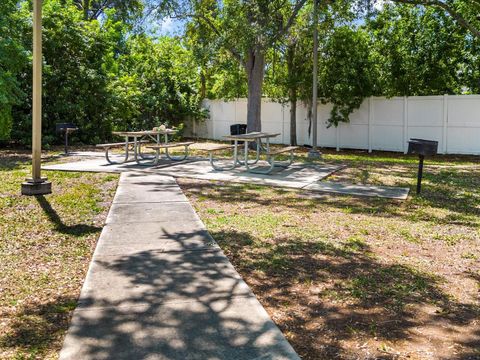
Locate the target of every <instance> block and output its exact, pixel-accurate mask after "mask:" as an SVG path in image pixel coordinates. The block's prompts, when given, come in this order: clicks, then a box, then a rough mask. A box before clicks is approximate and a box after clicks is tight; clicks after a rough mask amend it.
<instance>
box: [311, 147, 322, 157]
mask: <svg viewBox="0 0 480 360" xmlns="http://www.w3.org/2000/svg"><path fill="white" fill-rule="evenodd" d="M321 157H322V153H321V152H320V151H318V150H317V149H310V150H309V151H308V158H309V159H320V158H321Z"/></svg>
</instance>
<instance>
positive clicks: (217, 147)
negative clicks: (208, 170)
mask: <svg viewBox="0 0 480 360" xmlns="http://www.w3.org/2000/svg"><path fill="white" fill-rule="evenodd" d="M228 149H233V151H234V152H236V151H237V147H236V146H235V145H224V144H208V145H206V146H204V147H202V148H201V149H197V151H203V152H208V159H209V160H210V165H212V168H213V169H214V170H217V171H224V170H232V169H234V168H235V167H236V166H237V164H236V162H235V158H236V155H234V156H233V164H232V165H230V166H217V165H215V163H214V161H215V160H214V158H213V153H215V152H218V151H223V150H228Z"/></svg>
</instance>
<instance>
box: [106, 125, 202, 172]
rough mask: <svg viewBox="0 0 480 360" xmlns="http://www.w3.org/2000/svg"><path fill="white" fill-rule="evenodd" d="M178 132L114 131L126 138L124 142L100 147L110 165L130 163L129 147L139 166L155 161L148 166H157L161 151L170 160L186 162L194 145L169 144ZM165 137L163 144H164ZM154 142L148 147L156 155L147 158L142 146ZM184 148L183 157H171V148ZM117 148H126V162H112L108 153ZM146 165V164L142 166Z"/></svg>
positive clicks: (184, 143)
mask: <svg viewBox="0 0 480 360" xmlns="http://www.w3.org/2000/svg"><path fill="white" fill-rule="evenodd" d="M176 132H177V130H176V129H158V130H144V131H114V132H112V134H113V135H117V136H122V137H124V138H125V141H124V142H121V143H111V144H99V145H97V146H98V147H102V148H104V149H105V157H106V159H107V161H108V162H109V163H110V164H122V163H125V162H127V161H128V159H129V146H132V148H133V156H134V159H135V161H136V162H137V163H138V164H141V163H140V160H145V159H150V160H152V159H153V162H151V163H147V164H146V165H152V164H154V165H156V164H157V163H158V160H159V157H160V149H165V155H166V157H167V158H168V159H170V160H176V161H178V160H184V159H185V158H186V157H187V155H188V146H189V145H191V144H193V143H192V142H183V143H172V142H169V139H168V137H169V135H173V134H175V133H176ZM162 137H163V142H162ZM151 142H153V143H154V144H151V145H150V144H149V145H146V146H147V147H148V148H151V149H154V150H155V155H154V156H153V157H152V156H147V155H145V154H143V153H142V149H141V146H142V144H147V143H151ZM178 146H184V147H185V153H184V155H183V156H181V157H175V156H171V155H170V154H169V152H168V149H169V148H173V147H178ZM115 147H125V152H124V160H123V161H120V162H114V161H112V160H111V159H110V158H109V156H108V151H109V149H110V148H115ZM142 165H144V164H142Z"/></svg>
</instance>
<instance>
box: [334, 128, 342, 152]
mask: <svg viewBox="0 0 480 360" xmlns="http://www.w3.org/2000/svg"><path fill="white" fill-rule="evenodd" d="M340 126H341V123H338V125H337V126H336V127H335V136H336V143H337V151H340Z"/></svg>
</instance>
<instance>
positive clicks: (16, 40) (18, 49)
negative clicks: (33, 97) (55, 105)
mask: <svg viewBox="0 0 480 360" xmlns="http://www.w3.org/2000/svg"><path fill="white" fill-rule="evenodd" d="M16 4H17V2H16V1H15V0H4V1H2V2H1V3H0V140H7V139H9V138H10V132H11V129H12V124H13V116H12V106H13V105H15V104H18V103H19V102H20V101H21V99H22V97H23V93H22V91H21V90H20V86H19V83H18V80H17V76H19V73H20V70H21V68H22V66H23V65H24V64H25V63H26V61H27V57H26V54H25V50H24V48H23V46H22V44H21V41H20V28H21V25H22V22H23V21H24V20H22V19H21V18H20V17H19V16H18V13H17V7H16Z"/></svg>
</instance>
